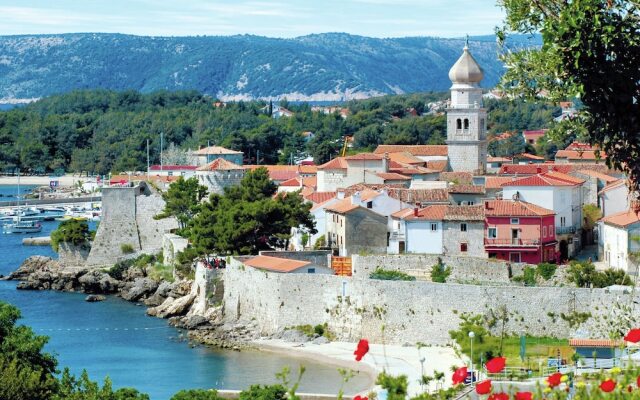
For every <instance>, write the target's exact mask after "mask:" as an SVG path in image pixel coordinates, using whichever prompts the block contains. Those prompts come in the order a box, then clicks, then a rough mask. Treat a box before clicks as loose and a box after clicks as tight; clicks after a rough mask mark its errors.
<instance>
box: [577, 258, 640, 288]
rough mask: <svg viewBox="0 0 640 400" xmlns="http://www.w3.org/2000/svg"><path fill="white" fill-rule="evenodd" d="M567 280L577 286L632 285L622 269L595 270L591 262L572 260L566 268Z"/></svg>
mask: <svg viewBox="0 0 640 400" xmlns="http://www.w3.org/2000/svg"><path fill="white" fill-rule="evenodd" d="M567 273H568V279H569V282H573V283H575V285H576V286H578V287H594V288H604V287H607V286H612V285H627V286H629V285H632V284H633V283H632V281H631V278H630V277H629V275H627V274H626V273H625V272H624V271H622V270H619V269H613V268H608V269H606V270H605V271H596V267H595V266H594V265H593V263H590V262H588V261H584V262H579V261H573V262H571V265H570V266H569V268H568V269H567Z"/></svg>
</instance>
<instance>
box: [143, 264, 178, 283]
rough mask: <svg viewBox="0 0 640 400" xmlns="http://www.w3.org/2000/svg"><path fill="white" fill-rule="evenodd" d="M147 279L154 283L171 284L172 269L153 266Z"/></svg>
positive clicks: (172, 279) (167, 266) (157, 265)
mask: <svg viewBox="0 0 640 400" xmlns="http://www.w3.org/2000/svg"><path fill="white" fill-rule="evenodd" d="M148 271H149V278H151V279H153V280H154V281H167V282H173V281H174V280H175V278H174V277H173V267H172V266H171V265H164V264H159V263H157V264H154V265H153V266H152V267H151V268H150V269H149V270H148Z"/></svg>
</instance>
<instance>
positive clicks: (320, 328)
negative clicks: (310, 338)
mask: <svg viewBox="0 0 640 400" xmlns="http://www.w3.org/2000/svg"><path fill="white" fill-rule="evenodd" d="M324 328H325V326H324V325H316V326H314V327H313V332H314V333H315V334H316V335H318V336H324Z"/></svg>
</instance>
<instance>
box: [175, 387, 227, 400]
mask: <svg viewBox="0 0 640 400" xmlns="http://www.w3.org/2000/svg"><path fill="white" fill-rule="evenodd" d="M222 399H223V398H222V397H220V396H218V392H216V391H215V390H204V389H191V390H181V391H179V392H178V393H176V394H174V395H173V397H171V400H222Z"/></svg>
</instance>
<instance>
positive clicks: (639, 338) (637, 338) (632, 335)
mask: <svg viewBox="0 0 640 400" xmlns="http://www.w3.org/2000/svg"><path fill="white" fill-rule="evenodd" d="M624 340H626V341H627V342H631V343H638V342H640V329H637V328H636V329H631V330H629V332H627V334H626V335H625V337H624Z"/></svg>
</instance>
